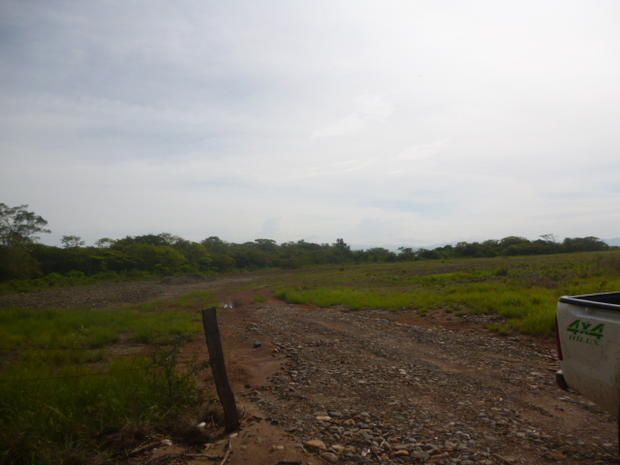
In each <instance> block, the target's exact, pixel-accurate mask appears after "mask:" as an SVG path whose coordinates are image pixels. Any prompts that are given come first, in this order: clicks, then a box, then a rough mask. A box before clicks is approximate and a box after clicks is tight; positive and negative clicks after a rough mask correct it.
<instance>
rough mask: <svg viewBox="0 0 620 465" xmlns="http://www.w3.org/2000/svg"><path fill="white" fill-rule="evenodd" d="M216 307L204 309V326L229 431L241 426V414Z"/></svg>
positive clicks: (225, 422) (214, 376)
mask: <svg viewBox="0 0 620 465" xmlns="http://www.w3.org/2000/svg"><path fill="white" fill-rule="evenodd" d="M216 311H217V310H216V307H211V308H208V309H206V310H203V311H202V326H203V328H204V331H205V337H206V340H207V347H208V349H209V364H210V365H211V371H212V372H213V379H214V380H215V387H216V389H217V395H218V397H219V398H220V402H221V403H222V407H223V408H224V424H225V428H226V431H227V432H231V431H234V430H236V429H237V428H239V414H238V413H237V406H236V404H235V396H234V394H233V392H232V389H231V388H230V384H229V382H228V376H227V374H226V365H225V364H224V351H223V350H222V341H221V340H220V329H219V327H218V325H217V313H216Z"/></svg>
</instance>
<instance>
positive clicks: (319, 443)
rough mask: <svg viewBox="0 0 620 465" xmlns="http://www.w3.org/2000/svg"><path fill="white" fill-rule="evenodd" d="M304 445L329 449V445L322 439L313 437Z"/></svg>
mask: <svg viewBox="0 0 620 465" xmlns="http://www.w3.org/2000/svg"><path fill="white" fill-rule="evenodd" d="M304 446H307V447H311V448H313V449H320V450H327V446H326V445H325V443H324V442H323V441H321V440H320V439H311V440H310V441H306V442H304Z"/></svg>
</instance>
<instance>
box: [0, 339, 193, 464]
mask: <svg viewBox="0 0 620 465" xmlns="http://www.w3.org/2000/svg"><path fill="white" fill-rule="evenodd" d="M177 353H178V348H177V347H175V348H172V349H168V350H163V351H159V352H157V353H156V354H155V355H154V356H152V357H134V358H129V359H120V360H115V361H113V362H111V363H110V364H109V365H108V366H106V367H105V368H104V367H101V366H96V367H87V366H84V365H77V364H67V365H65V366H63V367H61V368H57V367H50V366H48V365H47V364H46V363H44V360H39V361H35V360H29V362H28V363H21V364H20V365H19V366H13V367H11V368H9V369H5V370H3V371H2V373H1V374H0V423H1V424H2V425H3V426H2V428H0V444H2V451H1V452H0V463H1V464H3V465H5V464H6V465H8V464H13V465H21V464H24V465H26V464H42V465H47V464H49V465H52V464H54V465H55V464H72V463H92V461H93V458H94V457H97V456H98V457H99V461H100V462H102V463H106V462H108V463H113V459H112V457H113V456H114V455H116V454H120V455H122V454H123V451H114V452H111V451H110V450H108V449H107V448H106V438H110V437H112V436H113V435H114V434H117V433H119V432H120V431H121V430H122V429H123V428H124V427H125V425H127V424H128V423H132V424H134V425H140V427H141V429H142V430H143V431H144V432H147V431H149V430H153V429H157V428H158V427H162V426H164V425H169V424H171V423H172V422H173V421H175V419H177V418H179V416H181V415H183V414H184V413H185V412H187V411H189V410H191V409H195V408H196V407H197V406H199V405H200V403H201V397H200V389H198V384H197V382H196V379H195V374H196V372H197V369H198V368H194V369H190V370H180V369H179V368H178V366H177Z"/></svg>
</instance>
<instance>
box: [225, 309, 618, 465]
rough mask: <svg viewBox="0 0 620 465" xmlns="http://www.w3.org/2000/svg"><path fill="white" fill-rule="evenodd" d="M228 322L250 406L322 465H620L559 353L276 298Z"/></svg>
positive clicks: (606, 425) (606, 429)
mask: <svg viewBox="0 0 620 465" xmlns="http://www.w3.org/2000/svg"><path fill="white" fill-rule="evenodd" d="M246 300H247V299H246ZM222 318H223V319H222V322H223V323H222V324H223V326H224V327H225V328H226V329H225V334H226V338H227V340H226V343H227V345H228V347H229V350H230V353H231V361H230V365H231V366H232V367H233V370H237V373H238V372H239V370H241V371H242V372H245V375H246V380H247V379H253V380H254V383H249V384H247V383H246V386H245V387H244V388H243V389H242V390H243V392H244V396H245V399H246V400H245V401H246V402H251V403H253V404H255V405H257V406H258V407H259V408H260V410H261V411H262V412H264V414H265V415H266V416H267V421H268V422H270V423H271V424H273V425H277V426H279V427H281V428H282V429H284V430H285V431H287V432H288V433H290V434H291V436H290V438H291V441H292V442H297V443H302V444H303V443H305V444H306V446H304V447H305V449H306V450H307V451H308V452H310V453H314V454H315V455H316V456H318V457H317V458H316V459H315V460H316V462H315V463H324V462H332V463H351V464H353V463H373V464H374V463H386V464H387V463H433V464H438V465H441V464H444V465H456V464H460V465H474V464H482V465H491V464H532V465H533V464H548V463H563V464H567V465H568V464H574V465H578V464H579V465H582V464H610V463H619V462H618V461H617V459H616V457H617V448H616V447H617V446H616V427H615V424H614V422H613V420H612V419H611V418H610V417H609V416H608V415H606V414H605V413H603V412H602V411H600V410H599V409H598V408H597V407H595V406H594V405H593V404H592V403H590V402H588V401H587V400H585V399H584V398H582V397H581V396H579V395H576V394H569V393H565V392H564V391H561V390H560V389H559V388H557V387H556V386H555V383H554V377H553V373H554V371H555V369H556V368H557V362H556V355H555V350H554V348H553V347H552V346H551V345H550V344H549V343H535V342H532V341H531V340H530V341H529V342H528V340H527V339H521V338H506V337H501V336H497V335H494V334H493V333H490V332H486V331H484V330H478V331H468V332H459V331H455V330H452V329H445V328H441V327H421V326H418V325H413V324H411V323H402V322H399V321H394V320H395V319H400V320H401V321H408V320H410V319H408V318H407V316H406V314H405V315H401V316H400V317H396V318H395V317H394V314H392V313H387V312H377V311H358V312H348V311H346V310H344V309H343V310H321V309H316V308H310V307H307V306H290V305H285V304H283V303H279V302H277V301H273V300H272V301H270V302H268V303H264V304H242V305H241V306H240V307H237V308H235V309H233V310H230V311H229V312H228V313H225V314H223V315H222ZM259 344H260V346H261V347H257V348H253V347H254V346H258V345H259ZM269 360H273V361H276V360H280V361H281V362H282V363H280V364H279V365H276V364H274V363H273V362H272V363H269ZM270 371H271V372H273V374H272V375H271V376H270V377H269V380H266V379H264V377H265V375H266V374H267V373H268V372H270ZM261 377H262V378H261ZM257 434H258V435H260V433H256V432H253V433H252V434H251V435H253V436H256V435H257ZM243 438H244V436H243V432H242V433H241V436H240V443H243ZM246 440H247V438H246ZM308 441H316V442H313V443H308ZM311 444H314V446H313V445H311ZM267 446H268V445H265V447H267ZM238 463H246V462H244V461H243V460H241V461H239V462H238ZM247 463H250V462H247ZM264 463H273V464H275V463H277V461H276V460H274V461H271V462H269V461H265V462H264Z"/></svg>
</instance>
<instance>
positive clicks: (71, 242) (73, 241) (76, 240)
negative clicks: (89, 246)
mask: <svg viewBox="0 0 620 465" xmlns="http://www.w3.org/2000/svg"><path fill="white" fill-rule="evenodd" d="M60 242H61V243H62V246H63V247H64V248H65V249H74V248H77V247H82V246H83V245H84V244H85V242H84V241H83V240H82V238H81V237H80V236H62V239H60Z"/></svg>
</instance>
